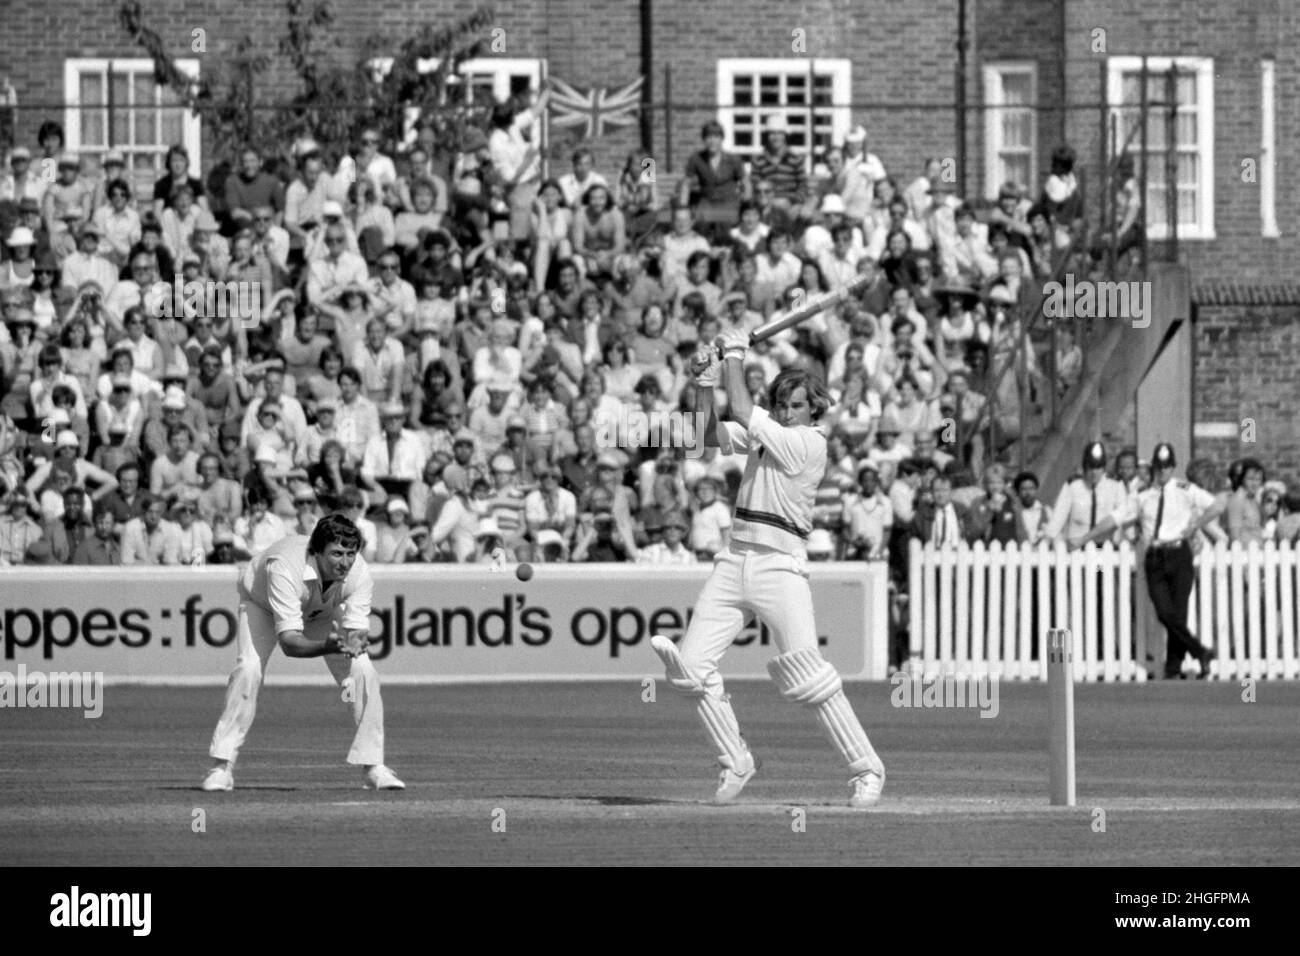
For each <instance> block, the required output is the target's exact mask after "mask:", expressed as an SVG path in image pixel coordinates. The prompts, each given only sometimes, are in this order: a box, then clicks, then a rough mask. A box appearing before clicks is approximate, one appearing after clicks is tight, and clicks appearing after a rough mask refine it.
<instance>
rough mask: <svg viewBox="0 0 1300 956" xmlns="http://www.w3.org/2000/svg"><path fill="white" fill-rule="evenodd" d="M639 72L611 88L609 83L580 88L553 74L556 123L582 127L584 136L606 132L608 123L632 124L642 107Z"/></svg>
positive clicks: (552, 112) (552, 101)
mask: <svg viewBox="0 0 1300 956" xmlns="http://www.w3.org/2000/svg"><path fill="white" fill-rule="evenodd" d="M644 79H645V78H644V77H640V76H638V77H637V78H636V79H635V80H633V81H632V82H631V83H629V84H628V85H627V86H624V87H621V88H619V89H617V90H614V91H613V92H609V91H608V90H607V89H606V88H605V87H603V86H601V87H593V88H591V89H589V90H587V91H586V92H580V91H578V90H577V89H575V88H574V87H572V86H570V85H569V84H568V83H565V82H564V81H563V80H557V79H555V77H551V78H550V79H549V80H548V81H547V83H548V85H549V86H550V90H551V98H550V102H549V104H548V109H549V110H550V115H551V123H552V125H554V126H576V127H581V128H582V136H583V138H584V139H594V138H596V137H599V136H603V135H605V127H607V126H610V127H613V126H630V125H632V123H634V122H635V121H636V116H637V114H638V113H639V112H640V109H641V84H642V82H643V81H644Z"/></svg>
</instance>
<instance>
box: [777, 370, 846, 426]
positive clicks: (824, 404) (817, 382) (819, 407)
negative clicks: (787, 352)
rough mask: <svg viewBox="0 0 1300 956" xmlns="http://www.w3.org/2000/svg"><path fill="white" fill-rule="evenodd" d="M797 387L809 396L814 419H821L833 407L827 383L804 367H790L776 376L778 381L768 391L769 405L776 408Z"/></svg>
mask: <svg viewBox="0 0 1300 956" xmlns="http://www.w3.org/2000/svg"><path fill="white" fill-rule="evenodd" d="M797 388H802V389H803V390H804V394H805V395H807V396H808V405H809V407H810V408H811V409H812V420H813V421H817V420H819V419H820V418H821V417H822V416H823V415H825V414H826V410H827V409H828V408H830V407H831V397H830V395H829V394H828V393H827V391H826V385H825V384H824V383H823V382H822V380H821V379H820V378H818V377H817V376H816V375H813V374H812V373H811V372H809V371H808V370H807V369H803V368H788V369H786V370H785V371H784V372H782V373H781V374H780V375H778V376H777V377H776V381H774V382H773V383H772V386H771V387H770V388H769V389H768V391H767V404H768V407H769V408H776V407H777V405H779V404H780V403H781V402H782V401H784V400H785V399H786V398H788V397H789V396H790V395H792V394H793V393H794V390H795V389H797Z"/></svg>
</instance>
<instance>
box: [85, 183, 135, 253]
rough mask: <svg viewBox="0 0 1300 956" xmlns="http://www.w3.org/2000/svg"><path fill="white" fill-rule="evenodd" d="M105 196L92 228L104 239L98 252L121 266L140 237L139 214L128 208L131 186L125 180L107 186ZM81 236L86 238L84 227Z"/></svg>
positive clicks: (96, 211)
mask: <svg viewBox="0 0 1300 956" xmlns="http://www.w3.org/2000/svg"><path fill="white" fill-rule="evenodd" d="M105 195H106V196H107V199H108V203H107V205H104V206H100V207H99V208H98V209H97V210H95V218H94V228H95V229H96V230H98V232H99V235H100V236H101V237H102V239H103V241H102V243H101V244H100V252H101V253H102V254H103V255H105V256H106V257H107V258H109V259H111V260H112V261H113V263H114V264H115V265H116V266H121V265H122V264H124V263H125V262H126V260H127V257H128V256H129V255H130V254H131V249H132V247H133V246H135V244H136V243H137V242H139V241H140V239H141V237H142V235H143V232H142V227H141V224H140V214H139V213H138V212H136V211H135V209H134V207H132V206H131V205H130V202H131V186H130V184H128V183H127V182H126V181H125V180H121V179H115V180H113V181H112V182H110V183H109V184H108V187H107V190H106V193H105ZM81 232H82V235H85V232H86V227H85V226H83V227H82V229H81Z"/></svg>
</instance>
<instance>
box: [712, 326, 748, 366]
mask: <svg viewBox="0 0 1300 956" xmlns="http://www.w3.org/2000/svg"><path fill="white" fill-rule="evenodd" d="M714 344H715V345H716V346H717V347H718V351H719V352H721V353H722V357H723V358H724V359H729V358H738V359H740V360H741V361H744V358H745V356H746V354H748V352H749V335H748V334H747V333H746V332H744V331H743V330H741V329H727V330H726V331H725V332H723V333H722V334H721V335H719V336H718V338H717V340H716V341H715V343H714Z"/></svg>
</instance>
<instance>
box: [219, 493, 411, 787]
mask: <svg viewBox="0 0 1300 956" xmlns="http://www.w3.org/2000/svg"><path fill="white" fill-rule="evenodd" d="M361 543H362V542H361V532H360V531H359V530H358V529H357V526H356V525H354V524H353V523H352V522H351V521H349V520H348V519H347V518H346V517H344V516H343V515H339V514H332V515H328V516H327V517H325V518H322V519H321V520H320V521H319V522H317V524H316V527H315V529H313V531H312V533H311V537H310V538H308V537H306V536H304V535H291V536H290V537H288V538H285V539H284V540H282V541H280V542H277V543H276V544H274V545H272V546H271V547H269V548H267V549H266V550H265V551H263V552H262V553H261V554H259V555H258V556H257V557H256V558H254V559H253V560H252V561H250V562H249V563H248V566H247V567H245V568H244V570H243V573H242V574H241V575H240V578H239V624H238V636H239V654H238V657H237V658H236V660H235V669H234V671H233V672H232V673H231V675H230V681H229V683H228V684H227V685H226V709H225V711H224V712H223V713H222V715H221V719H220V720H219V721H218V722H217V729H216V731H215V732H213V734H212V746H211V748H210V749H209V751H208V753H209V754H210V755H211V756H212V759H213V761H214V763H213V764H212V768H211V769H210V770H209V771H208V775H207V777H206V778H205V779H204V781H203V789H204V790H231V789H233V788H234V786H235V777H234V773H233V767H234V764H235V760H236V758H237V757H238V756H239V748H240V747H241V746H242V745H243V743H244V738H245V737H246V736H247V735H248V729H249V728H250V727H251V726H252V725H253V716H254V715H255V714H256V713H257V692H258V689H259V688H260V687H261V684H262V675H263V674H264V673H265V671H266V662H267V659H268V658H270V656H271V654H272V652H273V651H274V650H275V648H276V645H277V644H279V646H280V647H282V648H284V652H285V653H286V654H288V655H289V656H290V657H324V658H325V664H326V666H328V667H329V669H330V673H332V674H333V675H334V679H335V680H336V681H338V682H339V684H340V685H342V686H343V687H344V693H343V700H344V702H346V703H349V704H350V705H351V707H352V719H353V721H354V722H355V724H356V728H357V729H356V736H355V737H354V738H353V739H352V749H351V750H350V751H349V752H348V763H350V764H357V765H360V766H361V767H362V770H363V780H364V783H365V786H366V787H367V788H368V789H373V790H401V789H404V787H405V785H404V784H403V783H402V781H400V780H398V779H397V776H396V774H394V773H393V772H392V771H391V770H389V769H388V768H387V767H385V766H384V702H383V700H382V699H381V698H380V696H379V674H378V673H376V671H375V665H374V664H372V663H371V661H370V657H369V655H368V654H367V653H366V643H367V639H368V638H367V634H368V632H369V629H370V601H371V596H372V594H373V592H374V581H373V580H372V579H371V577H370V569H369V568H367V567H366V562H365V559H364V558H361V557H360V556H359V555H358V552H359V551H360V550H361Z"/></svg>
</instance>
